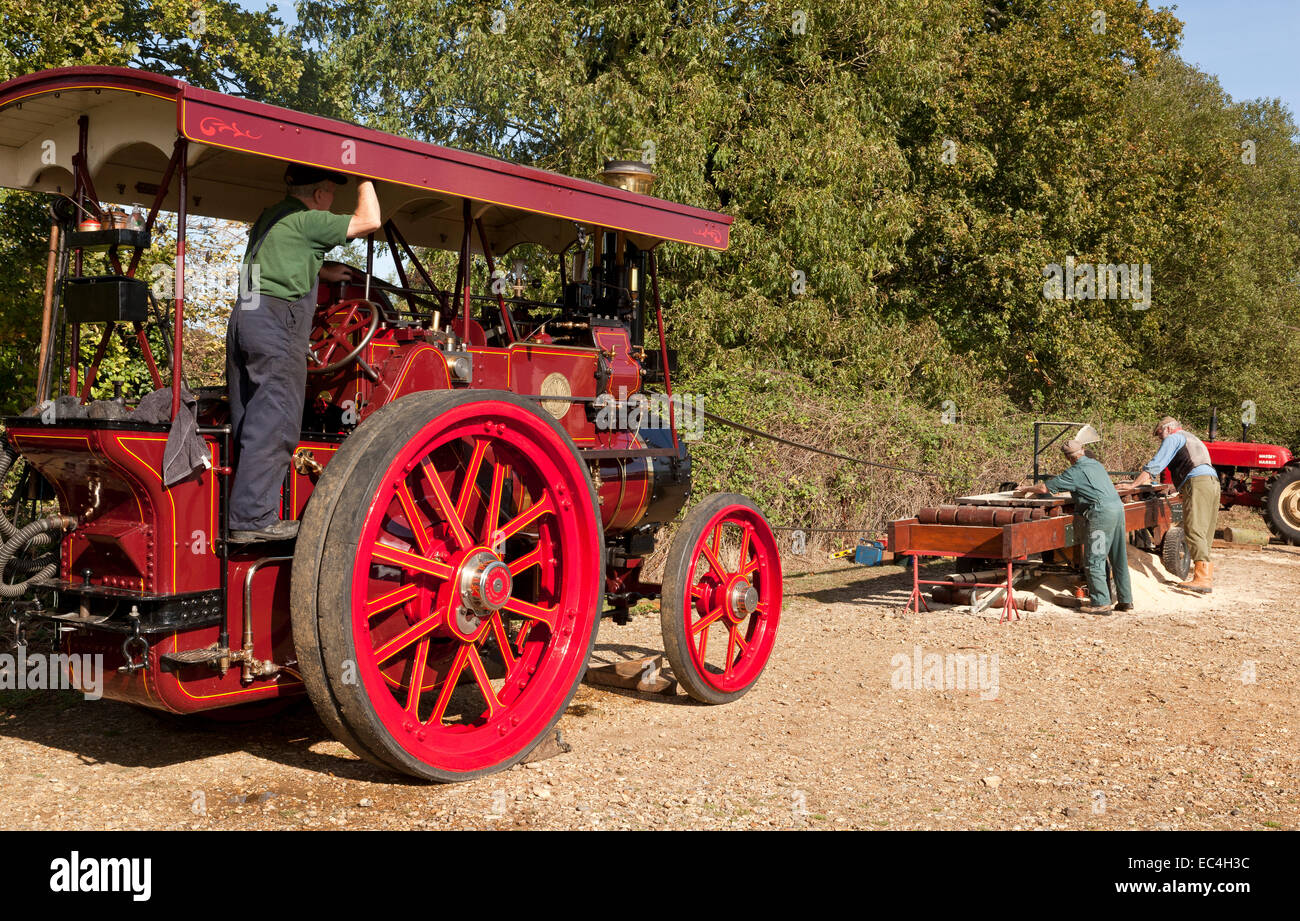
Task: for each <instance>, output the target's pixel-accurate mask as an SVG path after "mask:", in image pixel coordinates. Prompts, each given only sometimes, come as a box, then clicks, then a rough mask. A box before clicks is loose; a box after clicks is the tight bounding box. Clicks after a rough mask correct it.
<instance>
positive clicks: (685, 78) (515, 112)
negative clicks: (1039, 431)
mask: <svg viewBox="0 0 1300 921" xmlns="http://www.w3.org/2000/svg"><path fill="white" fill-rule="evenodd" d="M300 23H301V24H300V27H299V28H300V36H301V38H302V39H303V42H304V46H305V47H307V48H308V49H314V50H311V51H309V52H308V60H307V62H306V68H305V74H306V76H305V77H304V84H303V87H304V93H305V94H306V96H305V98H306V99H307V101H308V102H310V103H311V104H312V105H313V106H314V107H315V108H317V109H319V110H321V111H325V112H329V113H332V114H338V115H346V116H349V117H355V118H358V119H360V120H362V121H365V122H367V123H370V124H373V125H375V126H377V127H382V128H386V129H389V130H393V131H397V132H400V133H408V134H410V133H413V134H416V135H418V136H422V137H425V138H429V139H432V140H436V141H440V142H443V143H449V144H453V145H457V146H464V147H470V148H473V149H478V150H482V151H485V152H489V153H494V154H497V155H500V156H504V157H508V158H511V159H514V160H521V161H525V162H532V163H535V164H537V165H541V166H544V167H548V168H553V169H557V170H560V171H563V172H568V173H574V174H577V175H588V176H592V175H594V174H595V173H596V171H597V170H598V169H599V165H600V163H601V161H602V160H603V159H604V158H606V157H628V156H631V157H640V156H642V155H643V154H644V153H645V152H646V151H648V150H650V149H651V148H650V147H649V146H648V144H652V145H653V148H652V149H653V153H654V159H655V168H656V170H657V172H658V173H659V175H660V179H659V183H658V185H657V187H656V190H655V191H656V194H661V195H663V196H665V197H668V198H673V199H678V200H683V201H688V202H691V203H693V204H697V205H702V206H705V207H713V208H719V209H722V210H725V211H727V212H728V213H730V214H733V215H735V217H736V223H735V226H734V228H733V237H732V240H733V243H732V248H731V249H730V250H729V251H728V252H727V253H725V254H723V255H721V256H717V255H713V254H709V253H703V252H694V251H683V250H682V248H673V249H670V251H669V252H667V253H665V256H664V259H665V274H666V276H667V280H668V281H669V282H670V283H671V288H672V291H673V293H674V294H675V295H676V297H675V298H674V299H673V302H674V307H673V311H672V316H671V320H672V327H673V336H674V339H675V342H676V344H677V345H678V346H679V347H680V348H682V349H683V352H684V364H685V366H686V367H688V368H691V369H693V370H694V371H696V372H703V371H706V370H709V369H724V368H736V367H743V366H749V367H764V366H768V365H774V366H778V367H782V368H786V369H789V370H792V371H794V372H796V373H798V374H801V375H803V376H804V377H806V378H807V379H809V380H813V381H817V382H820V383H821V384H823V385H826V386H831V387H835V388H844V389H847V390H849V391H855V390H856V391H859V392H861V391H862V390H864V389H902V390H905V391H906V392H908V393H909V394H911V395H912V396H913V398H915V399H918V400H922V401H924V402H926V403H928V404H930V405H937V403H938V401H939V400H941V399H944V398H951V399H954V400H955V401H957V402H961V401H963V400H965V399H966V398H967V397H968V395H971V394H978V393H982V392H984V391H985V390H987V386H988V383H989V382H994V383H995V384H996V387H997V389H999V390H1000V391H1001V392H1002V393H1003V394H1004V395H1005V397H1006V398H1007V399H1008V400H1009V401H1010V402H1011V403H1012V404H1014V405H1016V406H1019V407H1023V408H1026V409H1033V410H1036V411H1043V412H1056V411H1060V412H1066V411H1078V410H1090V409H1095V410H1097V411H1099V412H1103V413H1106V414H1112V413H1113V414H1118V415H1120V416H1130V417H1137V416H1147V415H1150V414H1152V413H1155V412H1163V411H1166V410H1171V411H1177V412H1180V413H1182V414H1185V415H1189V416H1192V417H1195V418H1197V419H1201V420H1203V419H1204V417H1205V416H1206V415H1207V413H1208V408H1209V404H1210V403H1211V402H1213V403H1215V404H1217V405H1220V406H1223V407H1225V408H1226V407H1231V406H1235V405H1236V404H1238V403H1240V402H1241V401H1243V400H1244V399H1253V400H1255V401H1256V403H1257V404H1258V405H1259V407H1260V421H1261V423H1264V429H1265V430H1267V431H1268V432H1269V433H1271V434H1273V435H1274V437H1279V438H1284V439H1292V440H1294V439H1295V438H1297V437H1300V426H1297V424H1296V423H1295V422H1294V421H1293V415H1292V414H1291V413H1290V412H1288V411H1287V409H1286V407H1287V405H1288V404H1289V402H1290V401H1291V400H1292V399H1293V398H1294V395H1295V394H1296V392H1297V389H1298V388H1297V387H1296V384H1297V382H1298V381H1300V372H1298V371H1297V370H1296V369H1297V367H1298V366H1297V364H1296V362H1295V361H1294V357H1295V356H1294V353H1293V346H1292V344H1291V343H1292V342H1293V341H1294V339H1295V337H1294V335H1293V332H1294V327H1295V326H1300V319H1298V318H1297V313H1296V311H1297V303H1296V294H1297V292H1296V289H1295V285H1294V284H1293V283H1292V281H1291V278H1292V276H1293V274H1294V272H1295V266H1296V253H1295V248H1296V246H1297V243H1298V242H1300V236H1297V232H1296V224H1295V220H1294V213H1293V212H1294V209H1295V208H1296V202H1297V200H1300V194H1298V193H1300V185H1298V183H1297V172H1296V171H1297V169H1298V168H1300V154H1298V152H1297V149H1296V145H1295V143H1294V141H1293V140H1292V136H1293V134H1294V132H1295V126H1294V123H1293V122H1292V119H1291V115H1290V113H1288V112H1287V111H1286V110H1285V109H1284V108H1283V107H1281V106H1280V105H1279V104H1277V103H1275V102H1247V103H1233V102H1231V101H1230V100H1229V99H1227V97H1225V96H1224V94H1223V93H1222V91H1221V90H1220V89H1219V88H1218V86H1217V84H1216V83H1215V82H1214V80H1213V78H1210V77H1207V76H1205V75H1203V74H1199V73H1198V72H1196V71H1195V70H1193V69H1191V68H1189V67H1188V66H1187V65H1186V64H1184V63H1183V62H1181V61H1180V60H1179V59H1178V58H1177V57H1176V49H1177V45H1178V41H1179V38H1180V33H1181V23H1180V22H1179V21H1178V20H1177V19H1176V17H1175V15H1174V14H1173V13H1171V12H1169V11H1168V10H1165V9H1153V8H1152V7H1151V6H1150V5H1148V4H1147V3H1140V2H1134V0H1108V2H1096V0H998V2H974V0H956V2H949V3H928V2H922V0H915V2H911V3H905V4H899V3H883V2H878V0H841V2H831V3H819V4H801V3H797V2H774V3H763V4H735V3H724V2H712V3H685V2H677V0H642V2H636V3H632V2H592V3H575V2H565V0H536V2H530V3H526V4H509V3H507V4H504V5H503V4H499V3H496V2H487V0H481V2H469V3H466V2H454V3H453V2H429V0H388V2H378V3H376V2H371V0H365V2H362V0H348V2H342V3H313V2H308V3H304V4H302V5H301V8H300ZM308 78H310V79H308ZM1246 140H1251V141H1253V143H1254V148H1255V151H1256V160H1255V163H1254V164H1248V163H1246V162H1243V159H1242V153H1243V148H1242V142H1243V141H1246ZM1067 257H1069V258H1070V259H1072V260H1074V261H1075V262H1076V263H1078V264H1080V265H1082V264H1088V265H1093V266H1096V265H1108V264H1120V263H1123V264H1129V265H1138V266H1139V272H1138V276H1139V277H1141V267H1142V266H1150V273H1151V300H1150V305H1149V307H1148V309H1145V310H1142V309H1134V307H1135V306H1141V305H1135V304H1134V303H1133V302H1132V301H1130V300H1125V299H1121V300H1110V299H1096V300H1077V299H1072V298H1071V299H1066V298H1059V299H1053V298H1048V297H1045V296H1044V281H1045V279H1044V275H1043V272H1044V268H1045V267H1046V266H1049V265H1051V264H1053V263H1056V264H1063V263H1064V262H1065V261H1066V259H1067ZM800 282H802V286H801V285H800ZM800 287H802V293H796V290H795V289H799V288H800ZM1288 330H1290V331H1291V333H1292V334H1288ZM1263 343H1267V347H1264V346H1263V345H1262V344H1263ZM978 398H979V397H976V399H978Z"/></svg>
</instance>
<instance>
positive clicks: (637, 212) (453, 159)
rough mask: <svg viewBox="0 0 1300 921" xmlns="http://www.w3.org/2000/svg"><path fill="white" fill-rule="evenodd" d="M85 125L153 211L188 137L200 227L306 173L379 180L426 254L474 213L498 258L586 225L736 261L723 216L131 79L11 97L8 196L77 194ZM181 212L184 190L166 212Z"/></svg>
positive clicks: (72, 82) (136, 197)
mask: <svg viewBox="0 0 1300 921" xmlns="http://www.w3.org/2000/svg"><path fill="white" fill-rule="evenodd" d="M82 115H85V116H87V118H88V121H89V128H88V139H89V142H88V157H87V159H88V162H89V167H90V172H91V176H92V178H93V180H94V183H95V188H96V191H97V192H98V194H99V195H100V196H101V197H102V198H103V199H104V200H105V201H113V202H118V203H123V204H127V203H132V202H139V203H140V204H145V205H147V204H148V203H149V202H151V201H152V198H153V192H152V191H150V188H149V187H150V186H151V185H156V183H157V182H158V181H159V178H160V176H161V174H162V172H163V170H164V168H165V166H166V162H167V159H168V157H169V156H170V154H171V150H172V145H173V143H174V141H175V139H176V135H177V132H178V131H179V132H180V133H181V134H183V135H184V136H185V137H186V138H188V139H189V141H190V142H191V143H190V147H189V157H188V162H189V186H190V194H191V196H192V198H191V201H190V203H189V211H190V213H191V214H200V215H207V216H211V217H219V218H226V219H231V220H239V221H245V222H250V221H252V220H253V219H254V218H256V217H257V215H258V213H260V211H261V209H262V208H264V207H265V206H266V205H267V204H269V203H271V202H273V201H275V200H277V199H278V198H279V197H280V196H281V195H282V194H283V192H284V180H283V173H284V164H285V162H295V163H309V164H312V165H315V166H321V167H326V168H328V169H332V170H338V171H340V172H345V173H349V174H353V175H359V176H365V177H368V178H371V179H374V180H375V181H376V190H377V191H378V194H379V200H380V205H381V208H382V210H383V215H384V217H385V218H392V219H393V220H394V223H396V224H397V226H398V227H399V229H400V230H401V231H402V233H403V235H404V236H405V237H406V238H407V239H408V240H409V241H410V242H411V243H413V244H417V245H421V246H432V247H437V248H443V249H456V248H458V247H459V245H460V233H461V226H462V224H461V222H462V219H463V204H464V202H465V201H467V200H468V201H469V202H470V207H471V211H472V213H473V214H474V215H475V216H476V217H480V218H481V220H482V222H483V225H484V228H485V229H486V231H487V234H488V237H489V240H490V242H491V245H492V248H493V250H494V251H496V252H497V253H503V252H505V251H507V250H509V249H510V248H511V247H512V246H514V245H516V244H518V243H522V242H530V243H539V244H542V245H544V246H547V247H548V248H550V249H552V250H554V251H559V250H561V249H563V248H564V247H565V246H567V245H568V244H569V243H570V242H571V241H572V240H573V239H574V238H575V236H576V232H577V231H576V226H575V225H582V226H584V227H588V228H593V227H605V228H609V229H614V230H623V231H626V232H627V233H628V235H629V237H630V238H631V239H632V240H633V241H634V242H636V243H637V244H638V245H639V246H642V247H643V248H649V247H652V246H653V245H654V244H655V243H657V242H658V241H660V240H672V241H675V242H678V243H689V244H692V245H697V246H706V247H709V248H711V249H725V248H726V247H727V243H728V238H729V233H730V226H731V218H730V217H728V216H727V215H724V214H718V213H716V212H712V211H705V210H703V209H700V208H692V207H689V206H687V205H679V204H675V203H673V202H669V201H665V200H663V199H659V198H653V197H651V196H649V195H638V194H635V193H632V192H625V191H623V190H621V189H615V188H611V187H609V186H606V185H602V184H601V183H598V182H591V181H588V180H584V179H574V178H571V177H569V176H562V175H560V174H558V173H552V172H548V171H546V170H540V169H535V168H533V167H527V166H518V165H516V164H513V163H507V162H506V161H504V160H499V159H496V158H494V157H488V156H483V155H481V154H474V153H467V152H465V151H461V150H454V149H452V148H448V147H440V146H438V145H437V144H426V143H422V142H419V141H412V140H408V139H406V138H401V137H397V136H396V135H392V134H386V133H384V132H382V131H374V130H371V129H369V128H363V127H360V126H357V125H351V124H348V123H346V122H340V121H335V120H333V119H328V118H320V117H318V116H315V115H307V114H304V113H302V112H295V111H293V110H292V109H285V108H281V107H279V106H271V105H266V104H265V103H261V102H254V101H252V100H248V99H241V98H238V97H235V96H228V95H226V94H224V93H217V92H213V91H211V90H204V89H199V88H197V87H193V86H190V85H189V84H187V83H185V82H183V81H181V80H176V79H173V78H171V77H162V76H158V75H157V74H151V73H147V72H145V71H140V70H132V69H129V68H122V67H65V68H60V69H57V70H46V71H41V72H39V73H35V74H30V75H28V76H25V77H19V78H17V79H14V80H10V81H9V82H7V83H4V84H0V186H3V187H8V188H15V189H26V190H32V191H45V192H64V193H68V192H70V191H71V190H72V156H73V154H74V153H76V150H77V120H78V118H79V117H80V116H82ZM354 187H355V183H348V185H346V186H344V187H343V188H342V189H340V190H339V194H338V196H337V197H336V199H335V208H336V210H340V211H350V210H351V208H352V207H353V204H352V203H353V201H354V193H353V192H352V189H353V188H354ZM177 204H178V203H177V201H176V193H175V190H174V189H173V190H172V193H171V195H170V197H169V199H168V200H167V201H166V202H164V207H166V208H169V209H171V210H175V209H176V206H177ZM475 247H476V248H477V240H476V241H475Z"/></svg>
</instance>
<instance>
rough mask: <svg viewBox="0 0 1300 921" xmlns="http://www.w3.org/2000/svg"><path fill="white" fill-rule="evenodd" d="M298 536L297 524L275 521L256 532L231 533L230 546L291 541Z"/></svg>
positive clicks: (294, 522)
mask: <svg viewBox="0 0 1300 921" xmlns="http://www.w3.org/2000/svg"><path fill="white" fill-rule="evenodd" d="M297 536H298V522H296V521H277V522H276V523H275V524H271V525H267V526H266V527H264V528H260V529H258V530H256V531H231V532H230V542H231V543H232V544H261V543H266V542H268V541H273V540H292V539H293V538H295V537H297Z"/></svg>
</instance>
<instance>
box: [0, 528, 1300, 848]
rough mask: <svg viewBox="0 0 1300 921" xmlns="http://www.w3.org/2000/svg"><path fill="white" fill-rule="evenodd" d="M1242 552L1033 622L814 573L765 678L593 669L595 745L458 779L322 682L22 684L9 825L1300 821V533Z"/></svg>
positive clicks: (571, 715) (792, 591) (1, 723)
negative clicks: (342, 726)
mask: <svg viewBox="0 0 1300 921" xmlns="http://www.w3.org/2000/svg"><path fill="white" fill-rule="evenodd" d="M1217 559H1218V561H1219V570H1218V574H1217V575H1218V581H1217V586H1218V587H1217V589H1216V591H1215V592H1214V594H1213V595H1211V596H1209V597H1207V598H1196V599H1190V600H1189V599H1188V598H1187V597H1186V596H1180V597H1178V598H1177V604H1175V603H1174V601H1173V599H1174V596H1173V595H1172V594H1171V595H1170V596H1169V597H1170V599H1171V600H1170V604H1169V605H1168V606H1167V609H1166V607H1164V606H1151V607H1150V608H1148V609H1144V610H1139V611H1138V612H1136V613H1134V614H1121V615H1113V616H1110V617H1090V616H1087V615H1083V614H1079V613H1076V612H1071V611H1066V610H1062V609H1057V608H1054V607H1052V606H1049V605H1044V606H1043V609H1042V610H1040V611H1039V612H1038V613H1036V614H1030V615H1028V616H1027V619H1025V620H1023V621H1020V622H1016V623H1010V624H999V623H997V621H996V619H994V618H986V617H983V616H973V615H971V614H969V613H965V612H963V611H962V610H961V609H955V608H954V609H947V610H939V611H936V612H934V613H930V614H922V615H920V616H901V615H900V613H899V612H900V609H901V606H902V604H903V602H904V601H905V599H906V594H907V588H908V581H907V578H906V576H905V575H904V574H903V573H902V571H901V570H900V569H898V568H896V567H880V568H876V569H864V568H861V567H856V566H838V564H835V565H837V566H838V568H834V569H829V570H826V571H822V572H810V573H804V574H796V575H789V576H788V577H787V582H786V590H787V597H786V603H785V608H784V611H783V614H782V623H781V634H780V637H779V639H778V642H777V648H776V652H775V654H774V656H773V659H772V661H771V663H770V664H769V666H768V669H767V672H766V673H765V674H764V675H763V677H762V679H761V680H760V681H759V683H758V684H757V686H756V687H755V688H754V689H753V690H752V691H750V693H749V694H748V695H746V696H745V697H744V698H742V699H740V700H739V701H737V702H734V703H732V704H729V705H727V706H723V707H704V706H699V705H696V704H694V703H693V702H692V701H690V699H689V698H687V697H685V696H684V695H681V694H680V693H678V694H676V695H674V696H657V697H651V696H645V695H638V694H636V693H635V692H618V691H612V690H609V689H605V688H597V687H591V686H586V685H584V686H583V687H582V688H580V689H579V691H578V694H577V696H576V697H575V699H574V701H573V703H572V705H571V706H570V707H569V709H568V712H567V713H566V715H565V716H564V718H563V719H562V721H561V723H560V726H561V729H562V730H563V733H564V737H565V739H566V741H568V742H570V743H572V745H573V750H572V751H571V752H570V753H568V754H564V755H560V756H558V757H555V758H552V759H550V760H546V761H541V762H536V763H533V764H528V765H524V766H521V767H517V768H515V769H514V770H511V771H508V772H505V773H502V774H498V775H495V776H492V777H489V778H486V779H484V780H480V781H477V782H474V783H467V784H461V785H455V786H427V785H424V784H419V783H414V782H409V781H407V780H405V779H403V778H399V777H394V776H392V775H387V774H384V773H381V772H378V771H376V770H375V769H373V768H371V767H370V766H369V765H367V764H366V763H364V762H361V761H359V760H358V759H357V758H356V757H355V756H353V755H352V754H351V753H350V752H349V751H348V750H347V749H346V748H344V747H343V746H342V745H341V744H339V743H338V742H335V741H334V740H333V739H332V738H331V737H330V736H329V735H328V733H327V732H326V730H325V729H324V728H323V727H322V726H321V725H320V723H319V722H318V721H317V719H316V717H315V714H314V713H313V711H312V710H311V708H310V706H306V707H300V708H298V709H295V710H293V711H291V712H289V713H288V714H285V715H282V716H280V717H277V718H275V719H274V720H270V721H267V722H264V723H258V724H252V725H247V726H237V727H230V726H225V727H218V728H203V727H191V726H189V725H178V724H177V723H176V722H175V721H169V720H167V719H165V718H159V717H155V716H153V715H151V714H149V713H146V712H142V711H139V710H136V709H133V708H132V707H129V706H126V705H122V704H117V703H112V702H108V701H84V700H82V699H81V698H80V697H79V696H76V695H73V694H63V693H49V692H22V691H6V692H0V778H3V779H2V780H0V785H2V790H3V792H2V793H0V826H3V827H5V828H10V829H35V828H40V829H50V828H59V829H116V828H121V829H135V828H145V829H160V828H222V829H274V828H303V827H308V828H325V829H329V828H384V829H394V828H400V829H407V828H860V829H880V828H942V829H948V828H955V829H973V828H996V829H1029V828H1111V829H1127V828H1173V829H1183V828H1197V829H1214V828H1234V829H1267V828H1292V829H1293V828H1295V827H1296V826H1297V824H1298V820H1300V805H1298V804H1300V776H1298V774H1300V763H1298V762H1300V757H1298V755H1297V752H1298V751H1300V746H1298V745H1297V734H1298V733H1300V721H1298V718H1297V713H1296V701H1297V678H1298V676H1300V664H1297V661H1296V659H1295V656H1294V654H1293V650H1294V649H1295V648H1296V645H1297V638H1298V636H1300V627H1298V626H1297V622H1298V621H1300V616H1298V615H1300V603H1298V602H1297V597H1300V550H1294V549H1291V548H1282V547H1279V546H1276V545H1275V546H1273V547H1270V548H1268V549H1266V550H1264V551H1260V552H1253V553H1252V552H1245V551H1219V552H1218V555H1217ZM1166 591H1168V592H1171V593H1172V592H1173V590H1172V589H1166ZM661 649H662V643H661V641H660V639H659V634H658V615H657V613H651V614H648V615H643V616H639V617H635V618H634V619H633V621H632V622H631V623H630V624H629V625H627V626H625V627H619V626H617V625H615V624H613V623H609V622H606V623H605V624H603V625H602V629H601V633H600V637H599V641H598V647H597V651H598V658H599V659H600V660H601V661H606V662H609V661H615V660H617V659H619V658H636V657H639V656H641V655H646V654H649V653H655V652H659V651H660V650H661ZM953 654H959V655H974V656H976V657H979V658H977V662H981V663H982V665H983V672H982V673H981V672H980V671H978V670H976V671H975V673H974V674H975V676H976V678H979V677H982V678H983V679H985V680H984V681H982V682H979V683H976V682H975V681H972V682H970V683H968V684H966V686H965V687H962V686H958V685H960V684H962V682H961V678H962V674H961V672H960V671H959V670H957V669H955V668H954V670H953V673H952V674H951V675H949V674H945V673H943V669H942V668H941V667H936V664H935V663H936V662H937V663H940V665H944V664H946V660H945V659H944V657H947V656H949V655H953ZM928 656H930V657H938V658H930V659H927V657H928ZM995 657H996V658H995ZM918 663H919V664H920V668H919V669H914V666H915V665H916V664H918ZM954 664H956V663H955V661H954ZM914 671H915V672H916V673H915V674H914V673H913V672H914ZM971 685H976V686H971Z"/></svg>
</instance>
